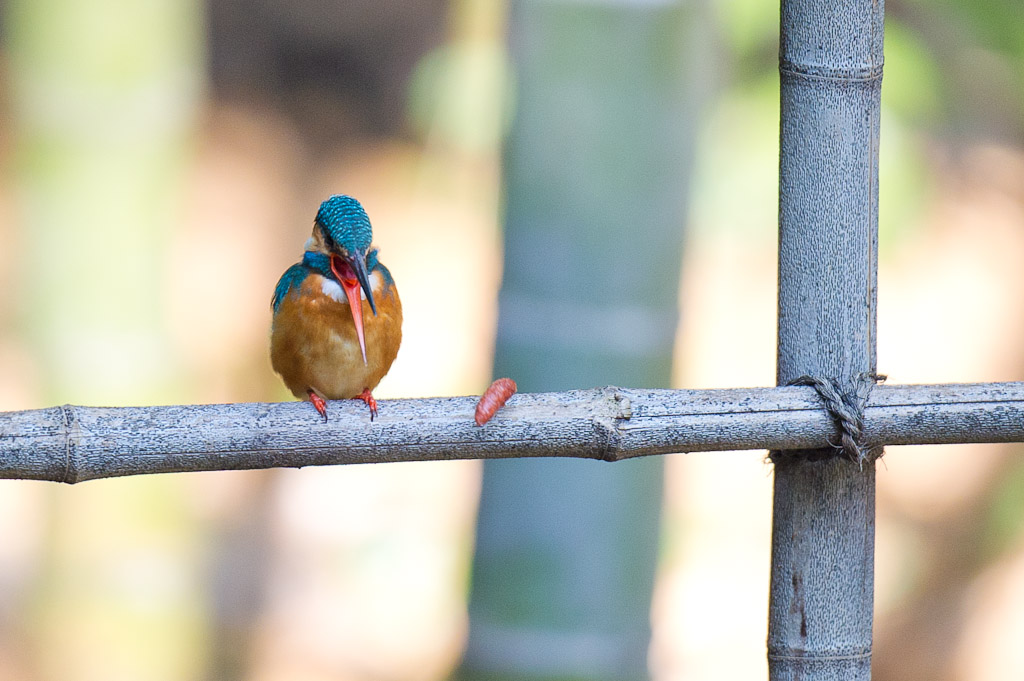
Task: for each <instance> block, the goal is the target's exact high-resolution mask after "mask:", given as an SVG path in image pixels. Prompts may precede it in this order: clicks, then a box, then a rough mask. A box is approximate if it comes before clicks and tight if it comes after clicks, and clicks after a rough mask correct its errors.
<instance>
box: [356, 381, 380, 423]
mask: <svg viewBox="0 0 1024 681" xmlns="http://www.w3.org/2000/svg"><path fill="white" fill-rule="evenodd" d="M354 399H357V400H362V401H363V402H365V403H366V406H367V407H369V408H370V421H373V419H375V418H377V400H376V399H374V397H373V393H371V392H370V389H369V388H367V389H365V390H364V391H363V392H361V393H359V394H358V395H356V396H355V398H354Z"/></svg>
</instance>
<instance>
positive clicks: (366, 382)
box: [270, 272, 402, 400]
mask: <svg viewBox="0 0 1024 681" xmlns="http://www.w3.org/2000/svg"><path fill="white" fill-rule="evenodd" d="M370 279H371V286H372V290H373V298H374V302H375V303H376V305H377V314H376V315H374V314H373V312H372V311H371V310H370V306H369V304H368V303H366V301H363V306H362V308H363V309H362V314H363V330H364V333H365V336H366V363H365V364H364V363H363V357H362V353H361V352H360V350H359V340H358V338H357V336H356V328H355V324H354V323H353V321H352V312H351V310H350V308H349V305H348V302H347V301H346V300H345V298H344V295H343V294H342V292H341V287H340V286H338V285H337V284H336V283H335V282H333V281H331V280H328V279H325V278H324V277H323V276H321V275H319V274H310V275H309V276H307V277H306V278H305V280H303V282H302V284H301V286H299V287H297V288H294V289H292V290H291V291H289V292H288V294H287V295H285V297H284V298H283V299H282V300H281V302H280V304H279V305H278V308H277V311H276V312H275V314H274V322H273V326H272V329H271V334H270V361H271V364H272V365H273V367H274V370H275V371H276V372H277V373H279V374H281V378H282V379H284V383H285V385H287V386H288V389H289V390H291V391H292V393H293V394H294V395H295V396H296V397H298V398H302V399H305V398H306V397H308V394H307V391H308V390H313V391H314V392H316V393H318V394H319V395H320V396H321V397H324V398H326V399H330V400H339V399H348V398H352V397H356V396H357V395H359V394H360V393H361V392H362V391H363V390H367V389H370V390H372V389H373V388H375V387H376V386H377V384H378V383H380V379H382V378H383V377H384V374H386V373H387V372H388V369H390V368H391V364H392V362H394V361H395V357H396V356H397V355H398V347H399V345H401V342H402V302H401V300H400V299H399V297H398V291H397V289H395V287H394V285H393V284H391V283H390V282H389V281H386V280H385V277H384V276H383V275H382V274H381V273H380V272H373V273H372V274H371V277H370ZM335 289H337V290H335Z"/></svg>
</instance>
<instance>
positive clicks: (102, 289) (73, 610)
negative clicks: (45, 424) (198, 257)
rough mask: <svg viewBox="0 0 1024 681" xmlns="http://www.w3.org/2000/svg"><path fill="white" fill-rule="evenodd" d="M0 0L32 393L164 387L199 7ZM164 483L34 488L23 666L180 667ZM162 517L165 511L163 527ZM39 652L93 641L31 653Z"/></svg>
mask: <svg viewBox="0 0 1024 681" xmlns="http://www.w3.org/2000/svg"><path fill="white" fill-rule="evenodd" d="M4 10H5V14H4V20H5V21H4V23H3V29H4V33H5V44H6V47H7V51H6V55H7V56H8V58H9V61H8V65H9V71H8V73H9V75H10V92H11V101H10V107H11V113H12V118H13V125H12V131H13V147H14V159H13V164H12V170H13V173H14V181H15V184H16V188H17V200H18V211H19V215H18V221H17V228H18V229H19V230H20V231H21V233H22V238H21V239H20V242H21V243H22V244H23V245H24V252H23V256H22V257H21V258H20V259H19V265H20V266H21V267H22V268H23V269H22V272H21V273H20V276H19V277H18V279H17V281H18V282H19V284H22V286H20V287H19V290H18V296H19V300H18V302H19V308H20V309H19V314H20V316H21V318H22V319H21V324H20V326H21V328H23V329H24V330H25V331H24V335H25V336H26V341H27V342H26V345H27V347H30V348H31V350H32V352H33V360H34V364H35V366H36V367H37V369H38V370H37V372H36V373H37V375H38V376H39V378H40V382H41V386H40V390H39V394H41V395H43V396H44V399H46V400H48V401H50V400H52V401H58V400H59V401H61V402H63V401H81V402H85V403H97V402H98V403H101V404H102V403H106V404H131V403H136V404H139V403H141V404H145V403H153V402H161V401H164V402H166V401H176V400H175V398H174V397H173V396H172V395H171V394H170V393H169V390H170V389H172V388H173V387H175V385H176V384H177V385H180V383H178V381H179V380H180V379H178V378H177V376H178V375H179V374H178V373H176V372H175V364H176V363H175V360H174V357H173V352H172V351H171V348H170V344H169V343H168V342H167V341H166V338H168V337H169V334H167V333H165V329H164V327H163V324H164V320H165V319H166V316H165V314H164V292H165V290H166V287H167V282H166V281H165V279H164V276H163V271H164V269H163V267H164V262H165V253H166V250H167V248H166V247H167V242H168V237H169V233H170V231H171V229H172V228H173V226H174V224H175V219H176V218H177V216H178V215H179V206H180V203H181V193H182V192H181V185H182V182H183V178H184V173H185V171H186V169H187V160H188V155H187V152H188V149H189V145H188V142H189V138H190V136H191V135H192V133H193V128H194V123H195V120H196V116H197V109H198V105H199V96H200V93H201V90H202V85H203V83H202V47H201V45H202V25H201V11H200V3H199V2H198V1H197V0H184V1H179V0H151V1H149V2H141V3H139V2H133V1H132V0H98V1H94V0H70V1H67V0H12V1H11V2H8V3H5V7H4ZM182 397H183V395H182V394H180V393H179V397H178V398H177V399H181V398H182ZM161 487H162V490H161ZM166 490H167V482H163V483H159V482H157V481H155V480H140V481H138V482H136V483H135V484H134V485H126V486H122V487H120V488H119V489H118V490H116V491H110V492H109V493H108V494H103V493H102V490H100V489H97V490H86V491H84V493H83V492H76V493H74V494H68V493H67V492H66V491H65V492H60V491H59V490H56V489H53V490H47V492H48V493H49V494H47V495H46V497H45V498H44V499H45V501H46V502H47V503H48V505H47V509H46V514H45V515H46V519H47V521H46V525H45V528H44V531H43V532H42V533H41V537H40V545H41V547H42V548H41V550H40V552H39V557H38V560H39V567H38V569H37V570H35V571H34V572H33V579H34V583H33V584H31V585H28V586H26V587H25V588H24V591H25V592H27V593H30V594H32V596H31V598H30V599H29V601H30V602H29V604H28V605H27V606H26V608H27V611H26V612H22V613H19V614H18V615H17V617H16V619H17V620H18V622H19V626H21V627H27V628H28V630H29V633H28V634H27V636H28V637H29V639H30V645H28V650H31V651H33V652H34V653H35V654H34V655H32V656H31V658H30V660H29V664H30V666H31V667H32V668H33V669H34V672H35V674H36V676H35V677H34V678H59V679H64V680H66V681H76V680H80V679H93V678H147V679H150V680H151V681H159V680H160V679H168V680H169V679H180V678H191V677H194V676H195V675H196V674H195V673H196V670H197V667H199V666H201V664H202V662H201V660H202V659H203V656H202V655H201V654H197V647H198V646H197V645H196V641H197V640H201V636H197V635H196V631H198V630H201V625H202V623H203V619H202V611H201V608H200V607H199V605H198V602H197V600H198V599H197V598H189V597H188V595H187V592H185V593H182V592H181V591H178V590H176V588H175V586H176V585H180V586H181V587H187V585H189V582H190V578H191V577H192V576H193V575H195V574H197V573H198V569H197V566H196V565H194V564H190V560H191V557H189V556H185V555H183V554H181V553H179V554H178V555H174V554H173V552H172V551H171V550H170V546H171V544H172V540H171V536H176V534H175V533H176V532H182V531H183V530H184V529H185V527H184V526H186V525H187V523H188V522H189V521H188V518H190V517H191V516H190V515H189V514H188V513H182V510H183V505H184V503H185V499H184V496H178V495H175V494H174V493H173V492H172V493H170V494H166V493H161V491H166ZM137 494H138V495H141V496H142V497H144V498H145V504H141V503H139V497H136V496H134V495H137ZM41 501H42V500H41ZM143 505H144V506H145V509H146V512H145V513H139V512H138V509H139V508H140V507H142V506H143ZM128 509H132V510H131V511H129V510H128ZM162 514H166V517H173V518H180V520H177V521H174V523H170V526H171V527H173V530H170V531H169V528H168V526H167V525H165V524H163V523H165V518H164V515H162ZM157 524H161V529H162V530H163V531H162V532H160V531H154V530H155V525H157ZM100 535H101V536H102V537H103V541H89V540H90V539H96V538H97V537H98V536H100ZM83 537H84V538H86V540H85V541H83ZM154 563H155V564H158V565H159V566H160V569H159V570H156V571H154V570H142V569H139V568H140V567H141V566H142V565H146V564H149V565H152V564H154ZM143 594H144V595H143ZM143 603H144V605H143ZM52 650H63V651H86V650H88V651H93V652H94V654H89V655H84V654H74V653H72V654H64V655H50V654H40V651H52Z"/></svg>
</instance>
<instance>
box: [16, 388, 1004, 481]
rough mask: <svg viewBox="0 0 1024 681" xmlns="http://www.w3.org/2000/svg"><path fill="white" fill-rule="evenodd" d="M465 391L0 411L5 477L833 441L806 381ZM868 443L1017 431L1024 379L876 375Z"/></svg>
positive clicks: (609, 456) (72, 477)
mask: <svg viewBox="0 0 1024 681" xmlns="http://www.w3.org/2000/svg"><path fill="white" fill-rule="evenodd" d="M476 401H477V400H476V398H474V397H447V398H430V399H405V400H382V401H381V402H380V415H379V417H378V418H377V419H376V420H375V421H373V422H371V421H370V418H369V414H368V412H367V409H366V406H365V405H363V404H362V403H361V402H357V401H351V400H346V401H341V402H331V403H330V404H329V414H330V421H329V422H328V423H323V422H322V421H321V420H320V419H319V417H318V415H317V414H316V412H315V411H314V410H313V408H312V407H311V406H310V405H309V404H306V403H301V402H287V403H245V404H211V405H184V406H168V407H76V406H70V405H68V406H63V407H53V408H49V409H35V410H29V411H17V412H4V413H0V478H15V479H32V480H51V481H54V482H66V483H75V482H82V481H85V480H93V479H97V478H110V477H117V476H122V475H141V474H148V473H181V472H188V471H212V470H241V469H253V468H276V467H301V466H322V465H330V464H346V463H383V462H397V461H435V460H448V459H498V458H512V457H533V456H565V457H578V458H589V459H603V460H606V461H617V460H620V459H628V458H632V457H636V456H647V455H651V454H667V453H671V452H700V451H725V450H739V449H773V450H782V449H811V448H820V447H826V446H829V444H830V443H835V442H838V433H837V431H836V428H835V425H834V423H833V422H832V420H831V419H830V418H829V416H828V415H827V413H826V412H825V410H824V409H823V408H822V404H821V401H820V399H819V398H818V396H817V395H816V393H815V392H814V390H813V388H810V387H804V386H799V387H798V386H792V387H779V388H747V389H727V390H647V389H639V390H638V389H627V388H611V387H609V388H596V389H593V390H574V391H570V392H562V393H536V394H521V395H515V396H513V397H512V398H511V399H510V400H509V402H508V404H507V405H506V406H505V407H503V408H502V409H501V410H500V411H499V412H498V414H497V415H496V416H495V417H494V419H493V420H492V421H491V422H490V423H488V424H486V425H485V426H483V427H477V426H476V425H475V424H474V423H473V412H474V408H475V406H476ZM864 421H865V440H866V444H867V445H868V446H873V445H886V444H945V443H964V442H1022V441H1024V383H986V384H951V385H879V386H877V387H876V388H875V389H874V390H873V391H872V393H871V396H870V398H869V400H868V403H867V406H866V408H865V418H864Z"/></svg>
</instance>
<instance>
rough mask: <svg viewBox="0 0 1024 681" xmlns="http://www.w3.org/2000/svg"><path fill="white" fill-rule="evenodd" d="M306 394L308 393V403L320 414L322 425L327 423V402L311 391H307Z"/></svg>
mask: <svg viewBox="0 0 1024 681" xmlns="http://www.w3.org/2000/svg"><path fill="white" fill-rule="evenodd" d="M306 392H307V393H309V401H310V402H312V403H313V406H314V407H316V410H317V411H318V412H320V416H321V417H322V418H323V420H324V423H327V402H325V401H324V398H322V397H320V396H319V395H317V394H316V393H315V392H313V391H312V390H307V391H306Z"/></svg>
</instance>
